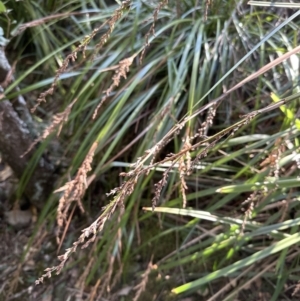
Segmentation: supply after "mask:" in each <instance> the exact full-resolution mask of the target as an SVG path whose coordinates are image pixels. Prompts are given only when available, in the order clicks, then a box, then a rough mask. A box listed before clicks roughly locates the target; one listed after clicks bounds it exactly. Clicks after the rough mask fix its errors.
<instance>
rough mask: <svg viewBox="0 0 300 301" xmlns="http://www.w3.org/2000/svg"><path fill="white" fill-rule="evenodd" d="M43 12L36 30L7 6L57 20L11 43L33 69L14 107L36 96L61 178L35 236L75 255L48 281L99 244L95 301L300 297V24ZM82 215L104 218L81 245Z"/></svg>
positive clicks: (247, 15)
mask: <svg viewBox="0 0 300 301" xmlns="http://www.w3.org/2000/svg"><path fill="white" fill-rule="evenodd" d="M46 2H47V4H38V2H34V1H32V3H29V2H19V3H18V5H19V6H21V7H23V9H24V10H26V11H27V12H28V14H27V15H26V16H23V15H20V14H21V13H20V11H21V8H19V7H16V5H13V4H11V3H8V4H7V6H8V7H9V5H11V9H12V11H11V13H9V14H8V15H7V20H17V21H19V22H20V23H26V22H32V21H33V20H38V19H41V18H47V17H48V19H46V20H44V21H43V22H40V23H39V22H37V23H30V26H27V27H26V26H25V25H22V26H23V27H21V29H22V30H20V27H18V26H17V27H16V28H15V32H16V36H15V37H14V38H11V42H10V44H9V45H8V49H10V50H11V51H14V52H15V53H14V59H15V60H16V61H18V62H19V61H22V60H24V62H25V64H26V56H29V57H30V56H32V57H33V56H34V58H31V60H30V63H28V64H30V66H28V67H26V68H25V67H24V68H22V66H21V64H19V63H18V64H17V67H16V70H17V71H16V76H15V77H16V80H15V82H14V83H13V84H12V85H11V86H9V87H8V88H7V90H6V97H7V98H8V99H12V98H13V97H14V96H15V95H14V93H10V91H13V90H12V88H13V85H15V86H16V85H19V86H20V90H19V91H18V93H20V94H23V95H25V96H26V95H28V105H30V106H31V107H32V108H34V114H35V115H34V116H36V120H42V121H40V123H41V125H40V126H41V128H42V129H43V130H42V131H41V133H42V134H41V137H42V138H43V139H45V141H44V142H43V143H41V141H42V140H43V139H41V138H38V139H37V140H36V144H37V145H39V149H40V150H43V149H44V148H46V147H49V149H51V152H52V153H50V155H51V156H52V157H53V158H54V159H57V165H58V166H60V167H61V172H60V178H59V180H58V181H57V183H56V189H57V190H56V193H54V194H53V195H52V196H50V197H49V200H48V202H47V203H46V202H45V207H44V210H43V211H42V213H41V215H40V219H39V222H38V223H37V226H36V230H37V231H38V229H42V227H46V225H48V227H50V228H51V225H52V228H53V225H54V223H55V218H56V219H57V225H58V229H56V234H53V236H56V237H57V241H58V244H59V245H60V246H62V245H63V247H66V248H67V249H66V251H65V252H62V255H60V256H59V260H60V263H59V264H57V265H54V266H53V267H47V269H46V270H45V273H43V274H42V275H39V276H38V280H37V281H36V283H40V282H43V280H44V279H45V278H46V277H51V276H52V273H57V274H59V273H62V274H63V273H64V270H62V269H63V268H64V267H65V264H66V263H67V260H71V259H72V255H74V256H76V252H77V251H78V247H81V248H86V247H88V246H89V247H90V251H89V250H85V252H86V253H80V256H81V259H78V260H82V261H84V262H85V265H84V268H83V272H82V275H81V277H78V281H77V283H76V285H75V287H76V288H77V289H78V290H79V291H80V292H81V293H82V294H83V292H86V293H88V294H89V295H88V296H89V297H88V298H89V300H97V298H98V300H100V299H99V298H100V297H101V296H103V297H106V298H110V300H113V299H116V300H117V298H118V296H119V295H118V291H120V287H125V286H128V285H130V286H132V289H131V290H130V292H129V293H128V298H129V299H128V300H138V299H139V298H140V300H148V299H147V298H149V300H152V299H151V294H152V297H153V298H154V297H155V296H157V295H158V294H159V293H161V297H159V298H161V299H160V300H168V298H169V299H170V300H172V298H174V299H175V298H176V295H178V294H186V295H194V296H197V298H200V296H202V297H203V298H204V300H233V299H234V298H235V297H236V298H238V296H240V299H241V300H246V299H247V298H248V295H247V294H249V292H247V288H249V287H251V286H253V285H258V286H259V288H258V290H257V291H260V292H262V293H264V294H267V295H268V296H269V300H279V298H281V297H282V296H284V297H286V298H287V299H286V300H290V299H288V298H289V297H288V296H290V298H292V297H291V296H295V295H296V294H297V290H298V286H297V283H298V281H300V275H299V272H297V256H298V255H299V248H298V247H297V244H298V243H299V241H300V234H299V233H298V232H299V231H298V227H299V225H300V218H299V217H298V208H299V206H298V201H299V196H298V194H299V192H298V190H299V188H298V187H299V186H300V181H299V168H300V157H299V147H300V141H299V133H300V132H299V131H300V120H299V118H298V117H299V116H298V115H297V107H298V105H297V102H298V101H297V99H298V98H299V96H300V91H299V87H298V86H299V56H298V53H299V52H300V47H299V46H298V44H299V38H298V34H297V33H298V32H299V22H297V21H296V20H297V19H296V17H297V16H299V14H300V12H299V11H298V12H295V13H294V12H292V13H291V11H289V10H287V9H286V8H283V7H277V5H276V3H275V4H274V5H273V6H272V8H268V7H267V8H266V7H264V8H261V7H254V6H249V5H247V4H246V3H244V2H243V1H241V2H239V3H236V2H235V1H221V0H215V1H192V0H186V1H176V0H174V1H171V0H169V1H130V0H126V1H123V2H120V5H115V6H111V7H108V6H107V5H106V4H105V1H100V6H97V5H96V3H95V2H94V1H92V0H90V1H84V2H81V1H73V2H72V3H69V2H68V1H62V2H64V5H62V4H61V7H56V6H55V5H56V4H55V2H54V1H46ZM251 4H252V5H255V4H257V2H256V1H251ZM34 6H36V7H38V8H39V9H36V7H34ZM19 10H20V11H19ZM56 14H57V19H56V18H49V17H50V16H51V15H53V16H55V15H56ZM59 14H62V15H59ZM23 18H28V19H27V20H23ZM26 24H27V23H26ZM12 26H13V25H12V24H11V23H10V21H7V23H6V27H7V30H11V29H12V28H11V27H12ZM14 26H15V25H14ZM17 28H19V29H18V30H17ZM25 28H26V29H25ZM54 66H55V67H54ZM43 70H44V72H43V73H42V72H41V71H43ZM28 77H31V79H30V78H28ZM48 77H50V78H48ZM49 85H50V88H49ZM52 115H54V118H53V119H52V121H49V120H51V116H52ZM48 121H49V123H48V124H47V122H48ZM37 122H38V121H37ZM49 124H50V125H49ZM57 132H59V136H58V137H57V136H55V135H54V134H55V133H57ZM54 143H57V144H58V148H57V151H56V152H57V153H55V151H54V150H53V149H54V148H53V144H54ZM30 168H31V166H30V165H29V166H28V169H27V170H26V171H25V173H24V175H26V173H27V174H30ZM24 177H25V176H24ZM24 183H25V182H24V181H22V179H21V181H20V183H19V189H20V190H21V191H22V189H23V186H24V185H23V184H24ZM22 185H23V186H22ZM58 194H59V195H58ZM57 195H58V196H57ZM54 200H56V201H57V200H58V204H57V202H55V206H54ZM76 206H78V207H79V208H80V210H81V212H83V213H86V214H87V216H88V217H90V218H89V221H90V219H91V218H92V221H91V222H90V223H85V224H84V229H83V230H81V234H80V233H78V232H77V231H75V233H76V234H74V231H73V233H70V232H72V231H70V230H68V229H69V227H70V224H71V223H72V217H73V215H74V210H75V207H76ZM56 210H57V212H56ZM95 210H96V211H95ZM148 211H150V212H148ZM151 211H154V212H151ZM55 212H56V213H55ZM94 212H95V213H94ZM55 216H56V217H55ZM74 223H75V222H74ZM81 225H82V224H81ZM52 228H51V229H52ZM77 229H78V228H77ZM68 234H70V235H72V236H71V237H72V239H66V237H67V236H68ZM35 237H37V236H34V235H33V237H32V240H33V241H34V239H35ZM48 238H49V236H48ZM45 239H46V238H45ZM71 241H72V242H71ZM88 253H89V255H88V256H87V254H88ZM25 254H26V256H27V257H28V256H30V245H28V247H27V249H26V251H25V253H24V256H25ZM137 261H139V262H140V264H139V265H138V267H137V269H135V265H136V262H137ZM41 264H42V265H43V266H46V265H47V264H46V263H41ZM52 279H53V278H52ZM159 279H160V280H159ZM261 282H262V283H263V285H262V284H261ZM161 283H162V284H161ZM258 283H259V284H258ZM45 285H47V283H46V284H45ZM160 285H162V288H161V287H160ZM252 291H253V290H252ZM150 292H151V293H150ZM252 294H255V293H253V292H252ZM149 295H150V296H149ZM143 298H144V299H143ZM197 300H199V299H197ZM249 300H250V299H249Z"/></svg>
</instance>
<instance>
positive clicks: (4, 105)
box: [0, 48, 55, 208]
mask: <svg viewBox="0 0 300 301" xmlns="http://www.w3.org/2000/svg"><path fill="white" fill-rule="evenodd" d="M9 73H11V68H10V65H9V63H8V61H7V59H6V57H5V53H4V50H3V49H1V48H0V85H1V90H2V91H0V96H2V97H1V98H0V152H1V155H2V158H3V160H4V161H5V162H6V163H7V164H8V165H9V166H10V167H11V168H12V170H13V171H14V173H15V175H16V176H17V177H18V178H19V179H20V178H21V176H22V174H23V172H24V171H25V169H26V167H27V166H28V164H29V161H30V158H31V157H32V155H33V153H34V149H33V150H32V151H30V152H29V153H28V154H27V155H25V156H24V157H21V156H22V155H23V154H24V153H25V152H26V151H27V150H28V149H29V147H30V145H31V144H32V143H33V141H34V139H33V136H32V118H31V115H30V113H29V111H28V109H27V107H26V103H25V101H24V99H23V98H21V99H20V98H19V99H18V100H17V101H16V103H17V106H16V107H17V109H16V110H15V108H14V107H13V105H12V103H11V102H10V101H8V100H5V95H4V93H3V88H5V84H4V83H5V82H6V83H7V81H10V79H8V77H11V78H12V76H11V74H9ZM2 86H3V87H2ZM17 112H18V113H19V114H20V115H18V113H17ZM21 117H22V119H21ZM54 181H55V175H54V166H53V165H52V164H51V162H50V161H49V160H47V159H46V158H45V157H43V156H42V157H41V158H40V159H39V160H38V162H37V164H36V167H35V169H34V171H33V173H32V175H31V177H30V179H29V180H28V182H27V185H26V187H25V191H24V193H25V195H26V196H27V198H28V199H29V200H30V202H31V203H33V204H34V205H36V206H37V207H39V208H42V206H43V204H44V202H45V201H46V200H47V198H48V196H49V195H50V193H51V191H52V190H53V186H54Z"/></svg>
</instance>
